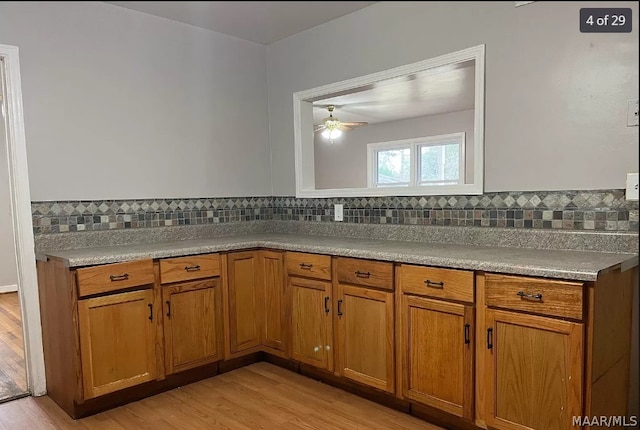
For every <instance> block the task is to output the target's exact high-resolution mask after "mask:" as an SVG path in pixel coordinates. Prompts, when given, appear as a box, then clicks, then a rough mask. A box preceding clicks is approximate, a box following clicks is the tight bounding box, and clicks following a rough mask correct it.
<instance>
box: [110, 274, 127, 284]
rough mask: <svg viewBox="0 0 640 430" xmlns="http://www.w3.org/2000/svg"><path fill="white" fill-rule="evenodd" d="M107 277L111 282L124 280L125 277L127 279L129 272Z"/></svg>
mask: <svg viewBox="0 0 640 430" xmlns="http://www.w3.org/2000/svg"><path fill="white" fill-rule="evenodd" d="M109 279H111V282H116V281H126V280H127V279H129V274H128V273H125V274H124V275H111V276H109Z"/></svg>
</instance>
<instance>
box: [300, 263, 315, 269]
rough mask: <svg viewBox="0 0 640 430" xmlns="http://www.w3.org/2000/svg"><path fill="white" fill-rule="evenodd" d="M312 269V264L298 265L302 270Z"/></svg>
mask: <svg viewBox="0 0 640 430" xmlns="http://www.w3.org/2000/svg"><path fill="white" fill-rule="evenodd" d="M312 267H313V264H305V263H300V268H301V269H302V270H311V268H312Z"/></svg>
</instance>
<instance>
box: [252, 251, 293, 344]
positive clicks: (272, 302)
mask: <svg viewBox="0 0 640 430" xmlns="http://www.w3.org/2000/svg"><path fill="white" fill-rule="evenodd" d="M258 255H259V257H260V272H261V273H262V277H263V282H264V286H263V294H264V326H263V331H262V344H263V345H264V346H266V347H268V348H272V349H275V350H277V351H282V352H284V351H285V338H286V335H285V333H286V328H287V313H286V308H287V307H286V306H285V303H284V299H285V289H286V280H285V275H284V258H283V253H281V252H274V251H260V252H259V254H258Z"/></svg>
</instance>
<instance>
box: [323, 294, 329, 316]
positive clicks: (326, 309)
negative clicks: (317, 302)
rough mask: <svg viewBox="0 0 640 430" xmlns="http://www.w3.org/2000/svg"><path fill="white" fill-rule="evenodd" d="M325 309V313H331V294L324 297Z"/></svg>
mask: <svg viewBox="0 0 640 430" xmlns="http://www.w3.org/2000/svg"><path fill="white" fill-rule="evenodd" d="M324 311H325V313H329V296H326V297H325V298H324Z"/></svg>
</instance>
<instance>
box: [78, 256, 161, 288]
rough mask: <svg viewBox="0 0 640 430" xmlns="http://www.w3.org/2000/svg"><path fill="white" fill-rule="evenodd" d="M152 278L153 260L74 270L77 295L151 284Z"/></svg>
mask: <svg viewBox="0 0 640 430" xmlns="http://www.w3.org/2000/svg"><path fill="white" fill-rule="evenodd" d="M154 279H155V277H154V274H153V260H139V261H128V262H126V263H115V264H104V265H101V266H95V267H85V268H83V269H78V270H77V271H76V280H77V281H78V296H79V297H84V296H90V295H93V294H100V293H108V292H110V291H115V290H121V289H123V288H129V287H137V286H139V285H147V284H153V282H154Z"/></svg>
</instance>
